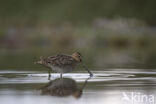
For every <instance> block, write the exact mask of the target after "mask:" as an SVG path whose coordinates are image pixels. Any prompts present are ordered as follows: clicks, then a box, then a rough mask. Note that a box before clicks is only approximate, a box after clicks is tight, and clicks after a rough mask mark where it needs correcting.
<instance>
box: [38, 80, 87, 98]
mask: <svg viewBox="0 0 156 104" xmlns="http://www.w3.org/2000/svg"><path fill="white" fill-rule="evenodd" d="M89 79H90V78H87V79H86V80H85V82H84V83H83V85H82V86H81V87H80V88H78V86H77V83H76V81H75V80H74V79H71V78H57V79H55V80H51V81H50V82H49V83H48V84H47V85H46V86H44V87H43V88H42V89H41V94H42V95H51V96H58V97H65V96H70V95H71V96H73V97H75V98H80V97H81V95H82V92H83V89H84V88H85V86H86V84H87V81H88V80H89Z"/></svg>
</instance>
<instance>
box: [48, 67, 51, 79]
mask: <svg viewBox="0 0 156 104" xmlns="http://www.w3.org/2000/svg"><path fill="white" fill-rule="evenodd" d="M48 73H49V75H48V80H50V78H51V69H49V72H48Z"/></svg>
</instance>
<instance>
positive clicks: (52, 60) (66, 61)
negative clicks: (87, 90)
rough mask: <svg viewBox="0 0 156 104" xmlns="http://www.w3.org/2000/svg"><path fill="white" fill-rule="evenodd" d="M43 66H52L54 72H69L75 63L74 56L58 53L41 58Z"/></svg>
mask: <svg viewBox="0 0 156 104" xmlns="http://www.w3.org/2000/svg"><path fill="white" fill-rule="evenodd" d="M43 61H44V62H43V63H44V65H45V66H48V67H50V68H52V69H53V70H54V71H56V72H62V73H64V72H70V71H71V70H73V69H74V68H75V66H76V64H77V62H76V61H75V59H74V58H72V57H71V56H69V55H63V54H58V55H56V56H49V57H47V58H43Z"/></svg>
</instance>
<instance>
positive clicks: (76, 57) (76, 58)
mask: <svg viewBox="0 0 156 104" xmlns="http://www.w3.org/2000/svg"><path fill="white" fill-rule="evenodd" d="M72 57H73V58H74V59H75V60H76V61H77V62H81V61H82V58H81V54H80V53H79V52H74V53H73V54H72Z"/></svg>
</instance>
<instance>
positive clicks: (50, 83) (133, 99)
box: [0, 69, 156, 104]
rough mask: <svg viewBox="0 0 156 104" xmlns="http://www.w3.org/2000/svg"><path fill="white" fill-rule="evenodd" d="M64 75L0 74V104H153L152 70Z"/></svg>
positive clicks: (155, 98)
mask: <svg viewBox="0 0 156 104" xmlns="http://www.w3.org/2000/svg"><path fill="white" fill-rule="evenodd" d="M93 73H94V76H93V77H92V78H90V77H89V75H88V73H86V72H75V73H68V74H64V75H63V79H60V78H59V76H60V75H59V74H58V73H52V77H51V80H48V74H47V73H42V72H35V71H32V72H30V71H29V72H28V71H9V70H8V71H0V104H155V103H156V90H155V89H156V72H155V71H154V70H148V71H147V70H137V69H113V70H105V71H100V70H99V71H93Z"/></svg>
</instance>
